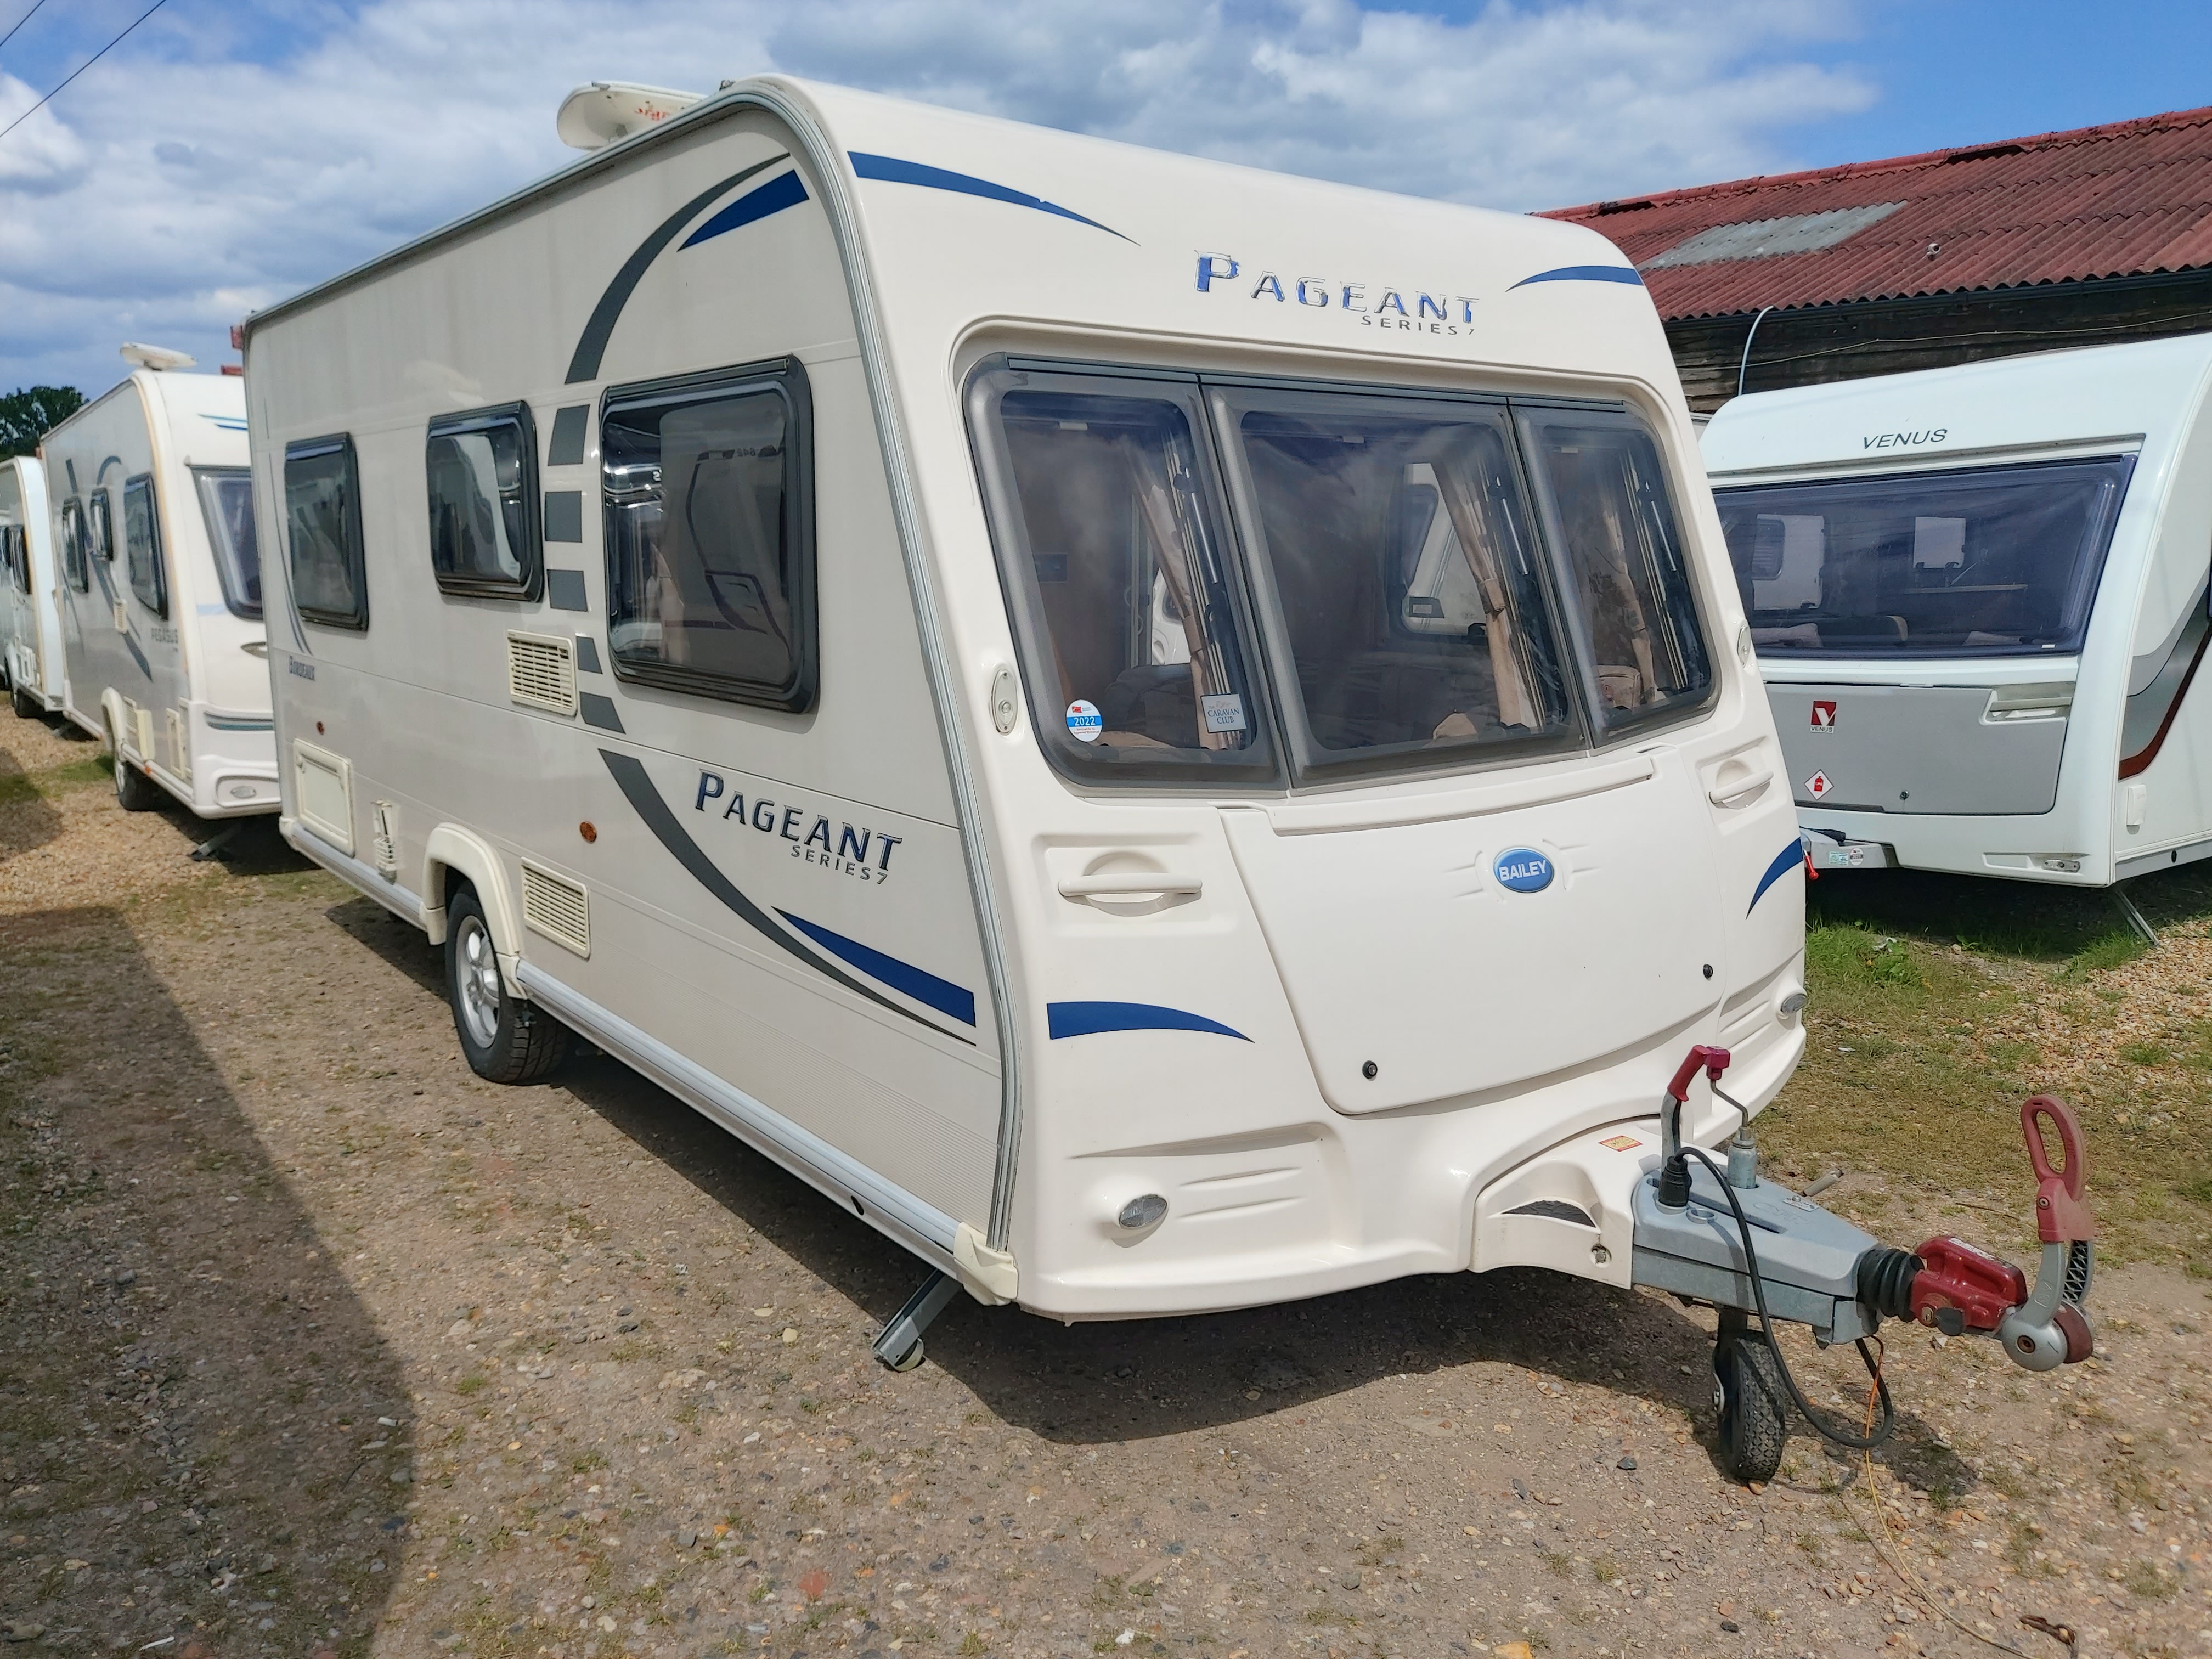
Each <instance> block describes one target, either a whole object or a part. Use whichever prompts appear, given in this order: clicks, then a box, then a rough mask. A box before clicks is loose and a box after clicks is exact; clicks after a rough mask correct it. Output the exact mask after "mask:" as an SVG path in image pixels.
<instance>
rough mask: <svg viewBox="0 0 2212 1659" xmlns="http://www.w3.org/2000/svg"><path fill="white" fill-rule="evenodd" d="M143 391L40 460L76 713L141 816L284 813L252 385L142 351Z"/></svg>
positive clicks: (51, 444)
mask: <svg viewBox="0 0 2212 1659" xmlns="http://www.w3.org/2000/svg"><path fill="white" fill-rule="evenodd" d="M124 356H125V358H127V359H129V360H130V361H131V362H134V363H136V364H137V368H134V369H133V370H132V371H131V374H130V375H129V376H128V377H127V378H126V379H125V380H122V381H121V382H120V383H118V385H117V386H114V387H113V388H112V389H111V390H109V391H108V392H106V393H105V394H104V395H102V396H100V397H99V398H94V400H93V401H92V402H91V403H88V404H86V405H85V406H84V407H83V408H82V409H80V410H77V411H76V413H75V414H74V415H71V416H70V417H69V419H67V420H65V421H64V422H62V423H61V424H60V425H58V426H57V427H56V428H54V429H53V430H52V431H51V432H49V433H48V434H47V435H46V439H45V441H44V442H43V443H41V444H40V455H41V456H42V457H43V458H44V459H45V462H46V483H47V489H48V495H49V498H50V501H51V504H52V524H53V535H54V550H55V556H56V563H57V565H58V580H57V582H56V585H55V597H56V599H57V600H58V611H59V617H60V631H61V654H62V660H63V667H62V681H63V690H64V702H63V712H64V714H67V715H68V717H69V718H70V720H73V721H75V722H76V724H77V725H79V726H82V727H83V728H84V729H85V730H86V731H88V732H91V733H92V734H93V735H94V736H95V737H99V738H105V739H106V741H107V743H108V744H109V747H110V750H111V753H112V757H113V761H114V770H115V795H116V799H117V800H118V802H119V803H120V804H121V805H123V806H124V808H125V810H126V811H144V810H145V809H147V808H149V807H152V806H155V805H159V804H160V802H161V797H162V794H163V793H167V794H168V795H171V796H173V797H174V798H175V799H178V800H179V801H181V802H183V803H184V805H186V806H188V807H190V808H191V810H192V811H194V812H196V813H197V814H198V815H199V816H200V817H204V818H229V817H241V816H244V815H246V814H249V813H255V812H274V811H276V810H277V807H278V805H279V804H280V792H279V791H278V789H277V786H276V737H275V734H274V726H273V721H272V718H271V715H270V707H269V666H268V662H267V654H268V647H267V646H266V645H265V644H264V634H263V629H262V623H261V568H260V561H259V556H258V551H257V548H258V544H257V542H256V540H255V534H256V521H255V517H254V512H253V504H252V498H253V487H252V479H251V477H250V476H249V474H248V471H247V468H246V398H245V392H244V390H243V382H242V381H241V380H240V379H239V378H238V377H237V376H235V375H230V374H185V373H184V372H182V371H183V370H184V369H185V368H186V367H188V366H189V365H190V364H191V358H189V357H187V356H184V354H183V353H181V352H175V351H168V350H165V349H161V348H158V347H153V346H138V345H131V346H125V348H124Z"/></svg>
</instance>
